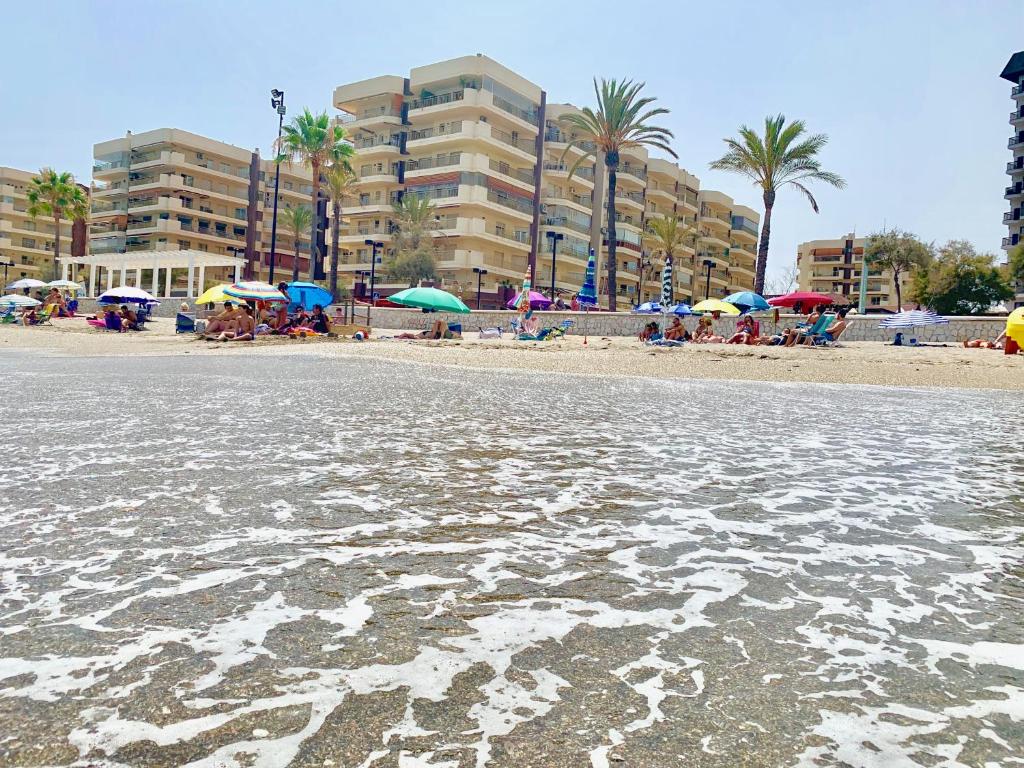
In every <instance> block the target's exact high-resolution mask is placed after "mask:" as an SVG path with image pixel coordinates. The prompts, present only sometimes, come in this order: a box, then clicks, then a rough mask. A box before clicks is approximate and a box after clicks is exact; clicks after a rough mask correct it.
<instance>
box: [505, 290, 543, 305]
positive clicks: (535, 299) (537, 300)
mask: <svg viewBox="0 0 1024 768" xmlns="http://www.w3.org/2000/svg"><path fill="white" fill-rule="evenodd" d="M522 295H523V293H522V291H520V292H519V293H517V294H516V295H515V297H514V298H513V299H512V300H511V301H510V302H509V303H508V304H506V305H505V306H506V307H508V308H509V309H518V307H519V297H520V296H522ZM527 295H528V296H529V297H530V309H547V308H548V307H550V306H551V299H549V298H548V297H547V296H545V295H544V294H543V293H537V292H536V291H530V292H529V294H527Z"/></svg>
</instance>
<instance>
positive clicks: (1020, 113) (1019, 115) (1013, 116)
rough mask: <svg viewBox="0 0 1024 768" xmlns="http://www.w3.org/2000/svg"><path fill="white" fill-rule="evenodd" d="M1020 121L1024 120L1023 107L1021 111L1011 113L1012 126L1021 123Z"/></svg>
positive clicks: (1016, 110)
mask: <svg viewBox="0 0 1024 768" xmlns="http://www.w3.org/2000/svg"><path fill="white" fill-rule="evenodd" d="M1020 120H1024V107H1021V108H1020V109H1015V110H1013V111H1012V112H1010V124H1011V125H1012V124H1014V123H1017V122H1019V121H1020Z"/></svg>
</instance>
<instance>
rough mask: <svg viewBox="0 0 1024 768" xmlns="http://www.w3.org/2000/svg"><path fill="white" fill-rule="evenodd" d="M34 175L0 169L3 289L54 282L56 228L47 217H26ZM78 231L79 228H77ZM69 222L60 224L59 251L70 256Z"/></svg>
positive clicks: (72, 242) (71, 241)
mask: <svg viewBox="0 0 1024 768" xmlns="http://www.w3.org/2000/svg"><path fill="white" fill-rule="evenodd" d="M35 176H36V174H35V173H33V172H30V171H20V170H18V169H16V168H6V167H2V166H0V266H2V267H3V272H4V275H5V278H6V279H5V280H4V285H6V284H7V283H13V282H14V281H15V280H19V279H21V278H23V277H32V278H35V279H36V280H43V281H49V280H53V279H54V267H53V245H54V238H55V237H57V230H56V226H55V225H54V223H53V219H51V218H50V217H49V216H40V217H38V218H32V217H31V216H29V215H28V188H29V184H30V182H31V181H32V179H33V178H35ZM79 227H81V225H79ZM74 229H75V224H74V222H72V221H62V222H61V224H60V235H59V236H60V251H61V253H63V254H70V253H71V252H72V247H73V246H74V245H79V246H81V245H84V243H81V242H80V241H79V242H78V243H76V242H75V238H74V237H73V230H74Z"/></svg>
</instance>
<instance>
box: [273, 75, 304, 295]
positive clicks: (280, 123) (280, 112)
mask: <svg viewBox="0 0 1024 768" xmlns="http://www.w3.org/2000/svg"><path fill="white" fill-rule="evenodd" d="M270 106H271V107H273V108H274V111H276V112H277V146H276V147H275V155H276V156H275V158H274V164H275V165H276V166H277V167H276V168H275V169H274V218H273V220H272V221H271V224H270V275H269V277H268V278H267V282H269V283H270V284H271V285H273V284H274V262H275V261H276V257H277V252H276V249H277V192H278V189H279V188H280V184H281V157H280V153H281V130H282V129H283V128H284V115H285V111H286V110H285V107H284V91H280V90H278V89H277V88H274V89H273V90H272V91H271V92H270ZM295 258H298V256H297V255H296V257H295Z"/></svg>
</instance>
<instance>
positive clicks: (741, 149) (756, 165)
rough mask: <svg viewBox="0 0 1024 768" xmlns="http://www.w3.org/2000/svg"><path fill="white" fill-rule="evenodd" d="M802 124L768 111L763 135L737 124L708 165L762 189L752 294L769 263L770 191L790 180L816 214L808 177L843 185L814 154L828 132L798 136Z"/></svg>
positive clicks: (772, 195) (760, 288) (772, 197)
mask: <svg viewBox="0 0 1024 768" xmlns="http://www.w3.org/2000/svg"><path fill="white" fill-rule="evenodd" d="M806 128H807V126H806V125H805V124H804V121H803V120H794V121H793V122H792V123H790V124H789V125H786V117H785V115H776V116H775V117H772V116H771V115H769V116H768V117H766V118H765V119H764V137H761V136H758V135H757V133H756V132H755V131H754V130H753V129H751V128H748V127H747V126H745V125H742V126H740V131H739V139H725V140H724V141H725V144H726V146H727V147H728V148H729V149H728V151H726V153H725V154H724V155H722V157H720V158H718V159H717V160H715V161H714V162H713V163H711V168H712V170H716V171H732V172H733V173H739V174H741V175H743V176H747V177H748V178H750V179H753V181H754V183H755V184H756V185H758V186H759V187H761V192H762V197H763V199H764V221H763V222H761V240H760V242H759V243H758V246H757V278H756V282H755V283H754V292H755V293H761V292H763V291H764V272H765V267H767V265H768V240H769V238H770V236H771V231H772V208H773V207H774V206H775V194H776V193H777V192H778V190H779V189H781V188H782V187H784V186H786V185H787V184H791V185H792V186H794V187H796V188H797V189H799V190H800V191H801V192H803V193H804V194H805V195H806V196H807V199H808V201H810V203H811V208H813V209H814V212H815V213H817V212H818V201H817V200H815V199H814V195H812V194H811V191H810V190H809V189H808V188H807V187H806V183H807V182H809V181H824V182H825V183H826V184H831V185H832V186H833V187H836V188H837V189H842V188H843V187H845V186H846V182H845V181H843V179H842V177H841V176H839V175H838V174H835V173H832V172H831V171H825V170H822V168H821V163H820V162H819V161H818V153H819V152H820V151H821V149H822V148H823V147H824V146H825V144H827V143H828V136H826V135H825V134H823V133H816V134H814V135H813V136H808V137H807V138H804V139H802V140H800V137H801V136H803V134H804V132H805V131H806Z"/></svg>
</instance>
